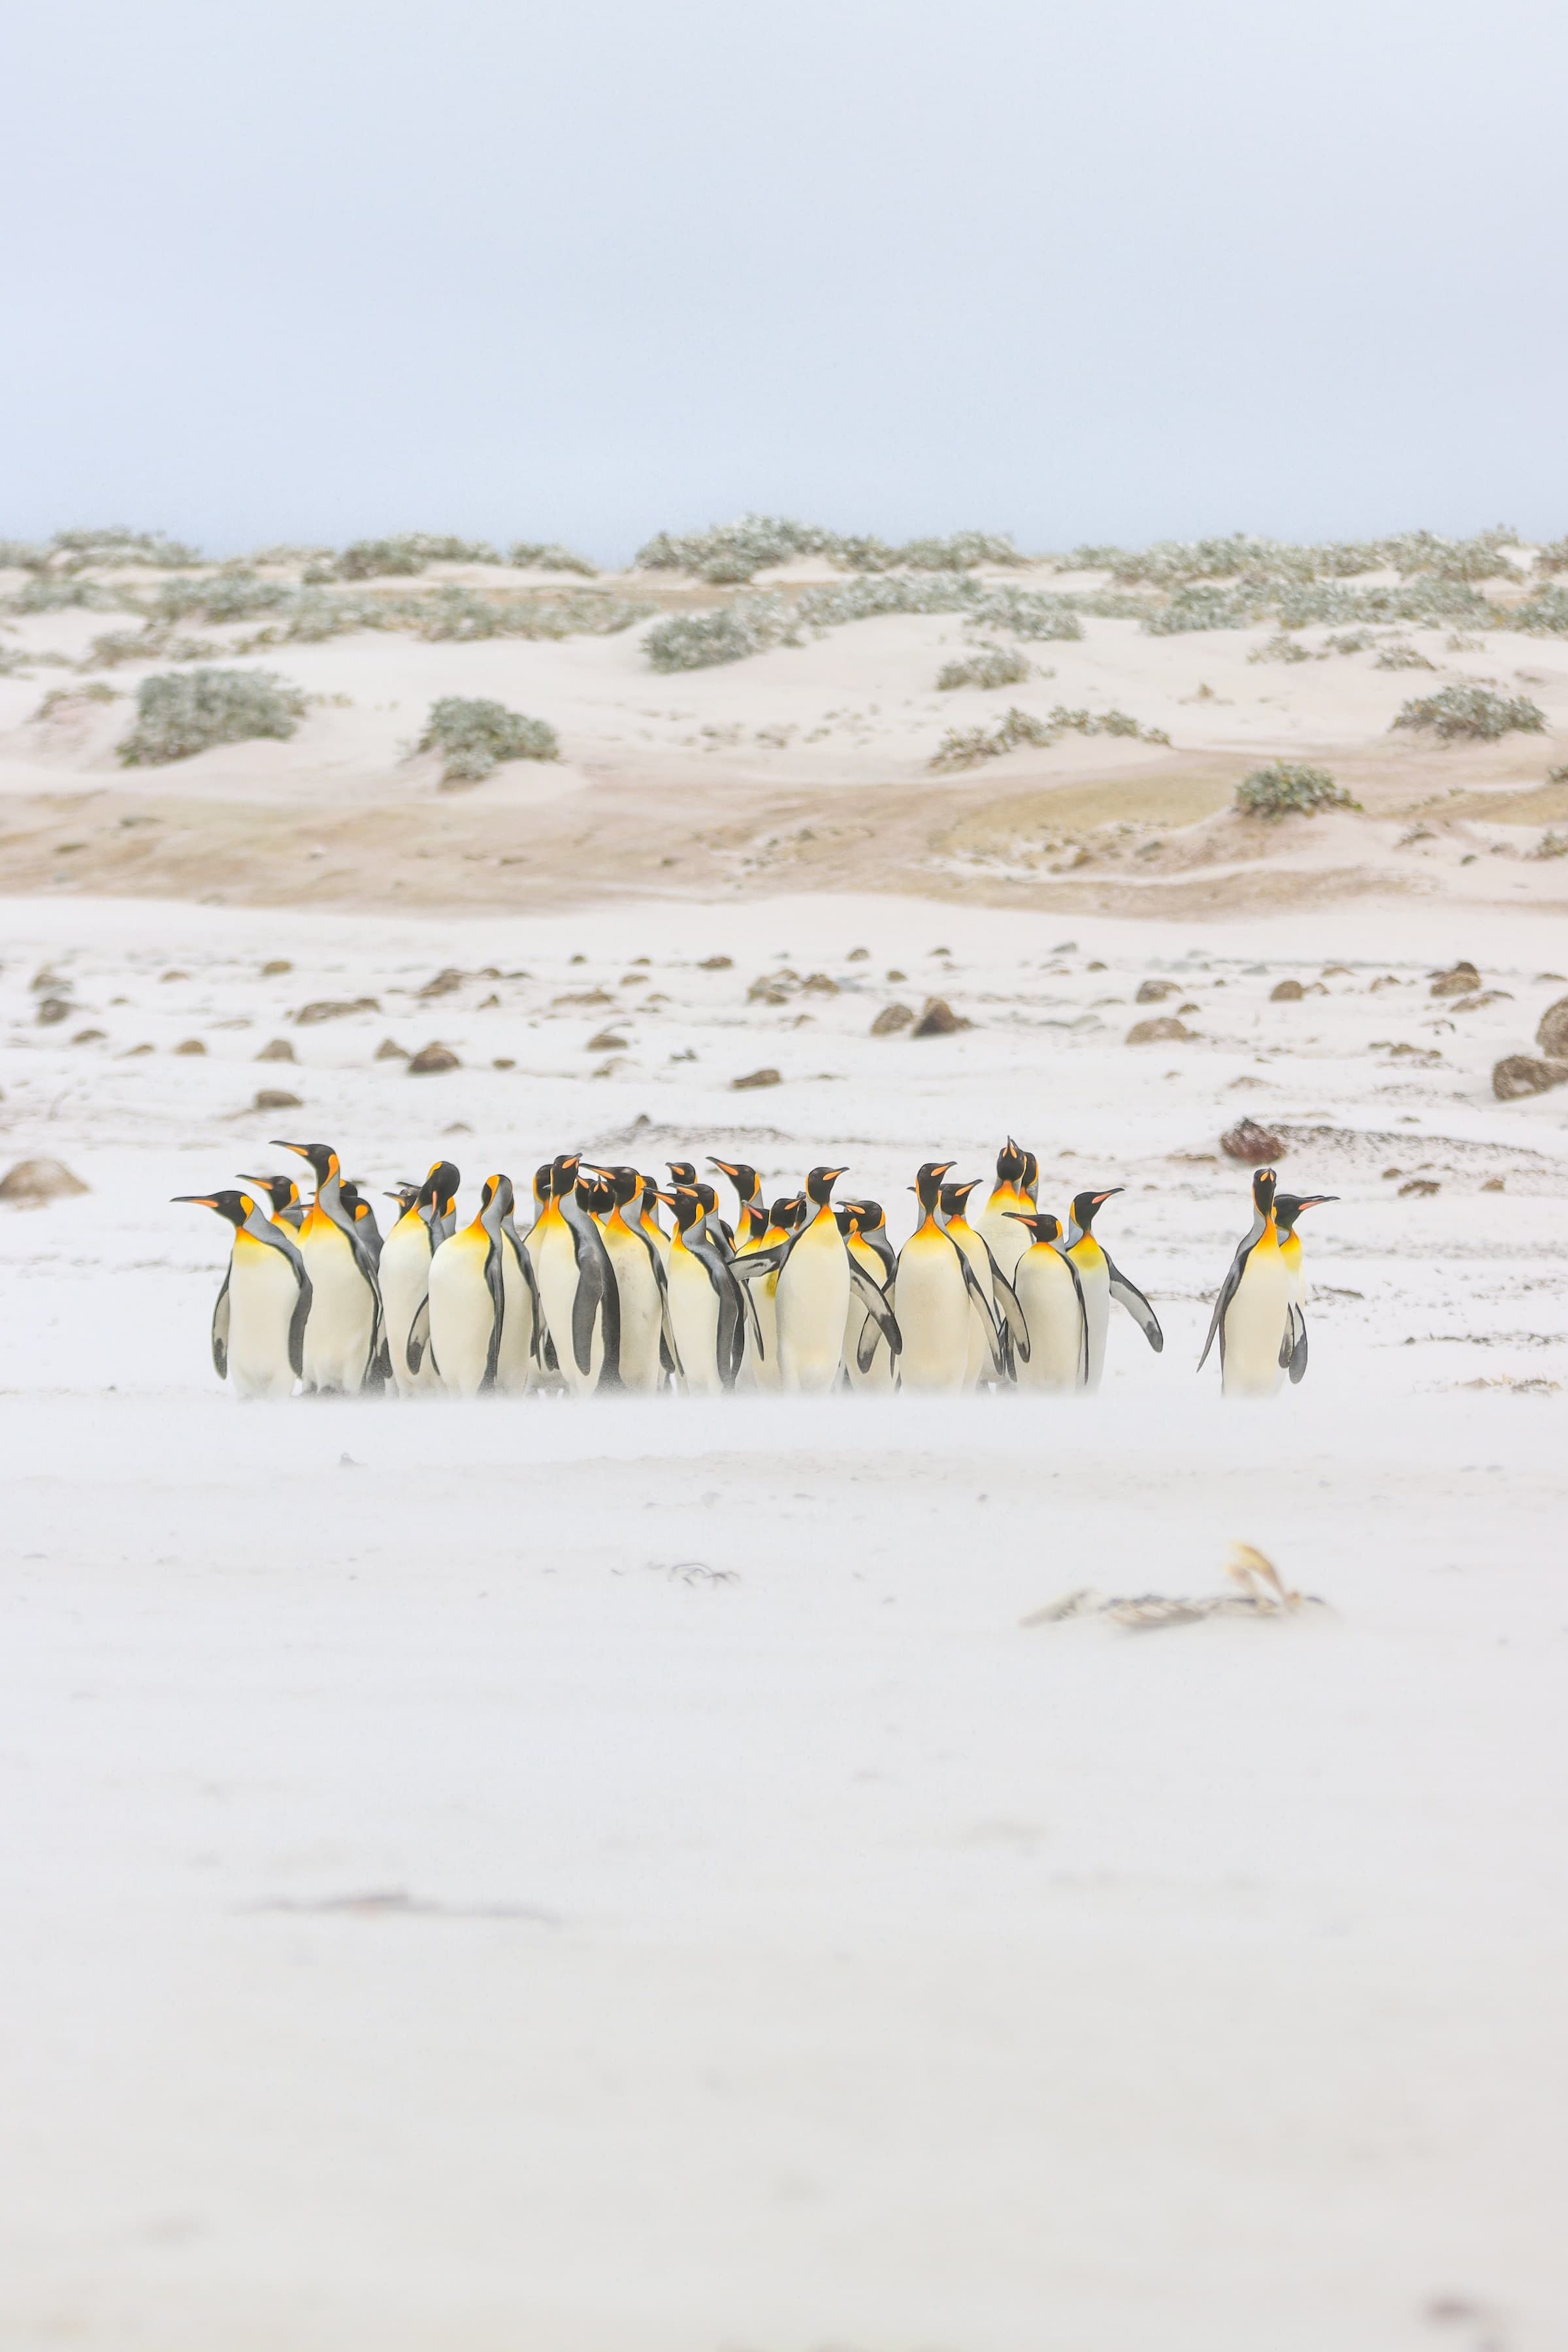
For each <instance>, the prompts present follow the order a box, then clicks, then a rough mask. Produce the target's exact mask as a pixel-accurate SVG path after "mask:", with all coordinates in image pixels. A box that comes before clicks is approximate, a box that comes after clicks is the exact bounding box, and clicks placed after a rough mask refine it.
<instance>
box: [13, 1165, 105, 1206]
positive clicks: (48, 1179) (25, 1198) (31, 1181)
mask: <svg viewBox="0 0 1568 2352" xmlns="http://www.w3.org/2000/svg"><path fill="white" fill-rule="evenodd" d="M88 1189H89V1188H88V1186H87V1185H85V1184H84V1183H83V1182H82V1181H81V1178H80V1177H79V1176H73V1175H72V1173H71V1171H70V1170H69V1169H68V1167H67V1166H66V1164H65V1161H64V1160H17V1162H16V1166H15V1167H14V1168H11V1169H8V1170H7V1171H6V1173H5V1175H4V1176H0V1201H9V1202H11V1204H12V1206H13V1207H14V1208H17V1209H41V1208H42V1207H43V1205H44V1202H46V1201H59V1200H63V1199H65V1198H66V1197H67V1195H68V1194H69V1193H72V1192H87V1190H88Z"/></svg>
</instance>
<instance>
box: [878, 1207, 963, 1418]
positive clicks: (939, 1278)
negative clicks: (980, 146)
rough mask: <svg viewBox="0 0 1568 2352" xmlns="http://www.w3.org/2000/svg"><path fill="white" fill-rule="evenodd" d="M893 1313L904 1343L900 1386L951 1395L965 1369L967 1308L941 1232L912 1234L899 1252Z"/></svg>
mask: <svg viewBox="0 0 1568 2352" xmlns="http://www.w3.org/2000/svg"><path fill="white" fill-rule="evenodd" d="M894 1312H895V1314H896V1315H897V1317H898V1323H899V1330H900V1334H901V1335H902V1338H903V1342H904V1349H903V1353H902V1355H901V1356H900V1358H899V1381H900V1387H903V1388H906V1389H912V1390H914V1391H917V1392H919V1393H922V1394H927V1395H938V1396H941V1395H952V1394H955V1393H956V1391H958V1390H960V1389H962V1388H963V1382H964V1375H965V1373H966V1372H967V1370H968V1368H969V1325H970V1319H971V1317H972V1316H973V1307H971V1306H970V1303H969V1293H968V1291H967V1289H966V1288H965V1287H964V1281H963V1268H962V1266H961V1265H959V1263H958V1258H957V1255H955V1253H954V1250H953V1245H952V1243H951V1242H950V1241H949V1240H948V1238H947V1235H946V1234H927V1233H924V1232H921V1233H918V1234H915V1235H914V1237H913V1238H912V1240H910V1241H907V1242H906V1243H905V1244H904V1246H903V1248H902V1249H901V1250H900V1252H899V1272H898V1281H897V1284H896V1286H895V1292H894Z"/></svg>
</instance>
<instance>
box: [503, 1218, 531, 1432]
mask: <svg viewBox="0 0 1568 2352" xmlns="http://www.w3.org/2000/svg"><path fill="white" fill-rule="evenodd" d="M500 1286H501V1303H502V1306H503V1307H504V1308H505V1313H504V1315H503V1318H502V1320H501V1328H500V1355H499V1357H498V1358H497V1360H496V1386H497V1388H498V1389H499V1390H500V1392H501V1394H502V1396H522V1395H523V1394H525V1392H526V1391H528V1390H529V1389H531V1387H532V1386H533V1384H534V1378H535V1373H536V1370H537V1367H536V1365H535V1363H534V1360H533V1357H532V1354H531V1342H532V1339H533V1300H532V1298H531V1296H530V1293H529V1287H528V1285H527V1283H526V1282H525V1281H524V1280H523V1276H522V1268H521V1266H520V1265H519V1264H518V1262H517V1253H516V1251H515V1250H514V1249H513V1248H512V1245H511V1244H510V1241H509V1240H508V1239H507V1237H506V1236H505V1234H503V1235H502V1236H501V1244H500Z"/></svg>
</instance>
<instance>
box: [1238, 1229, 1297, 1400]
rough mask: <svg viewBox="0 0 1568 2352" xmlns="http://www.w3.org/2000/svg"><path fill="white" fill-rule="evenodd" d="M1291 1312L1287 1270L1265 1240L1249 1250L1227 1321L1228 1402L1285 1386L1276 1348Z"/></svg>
mask: <svg viewBox="0 0 1568 2352" xmlns="http://www.w3.org/2000/svg"><path fill="white" fill-rule="evenodd" d="M1289 1312H1290V1270H1289V1266H1288V1265H1287V1264H1286V1262H1285V1260H1284V1258H1283V1257H1282V1256H1281V1255H1280V1254H1279V1247H1278V1245H1276V1244H1269V1243H1268V1241H1267V1239H1266V1240H1265V1241H1261V1242H1259V1243H1258V1244H1257V1245H1256V1247H1255V1248H1254V1249H1253V1250H1252V1251H1251V1253H1250V1254H1249V1255H1248V1257H1247V1264H1246V1265H1245V1266H1244V1267H1243V1268H1242V1274H1241V1280H1240V1281H1239V1283H1237V1287H1236V1295H1235V1297H1233V1298H1232V1300H1231V1302H1230V1305H1229V1307H1227V1308H1226V1317H1225V1374H1224V1380H1223V1382H1222V1386H1223V1390H1224V1393H1225V1394H1226V1396H1228V1397H1266V1396H1273V1395H1275V1394H1276V1393H1277V1391H1279V1389H1280V1388H1281V1387H1282V1386H1283V1385H1284V1381H1285V1367H1284V1365H1282V1364H1281V1363H1280V1361H1279V1349H1280V1344H1281V1342H1282V1341H1283V1339H1284V1337H1285V1326H1286V1323H1287V1321H1288V1319H1289Z"/></svg>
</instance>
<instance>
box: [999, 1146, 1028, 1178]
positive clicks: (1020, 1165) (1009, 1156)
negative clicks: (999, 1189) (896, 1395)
mask: <svg viewBox="0 0 1568 2352" xmlns="http://www.w3.org/2000/svg"><path fill="white" fill-rule="evenodd" d="M1027 1165H1028V1154H1027V1152H1025V1151H1020V1150H1019V1149H1018V1147H1017V1145H1016V1143H1015V1142H1014V1140H1013V1139H1012V1137H1011V1136H1009V1137H1008V1138H1007V1140H1006V1142H1005V1144H1004V1145H1003V1146H1002V1149H1001V1150H1000V1151H999V1152H998V1153H997V1154H996V1181H997V1182H998V1184H1015V1185H1016V1184H1019V1183H1021V1182H1022V1181H1023V1178H1024V1171H1025V1169H1026V1167H1027Z"/></svg>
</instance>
